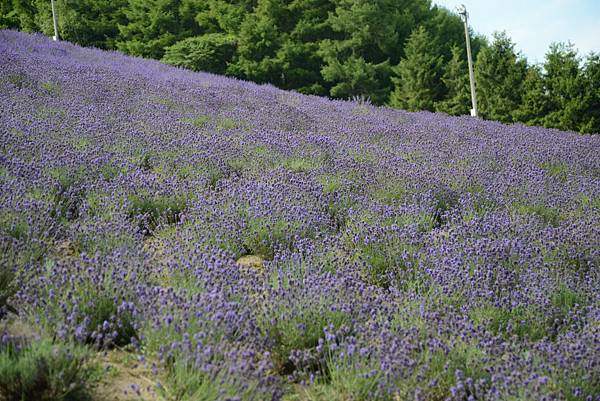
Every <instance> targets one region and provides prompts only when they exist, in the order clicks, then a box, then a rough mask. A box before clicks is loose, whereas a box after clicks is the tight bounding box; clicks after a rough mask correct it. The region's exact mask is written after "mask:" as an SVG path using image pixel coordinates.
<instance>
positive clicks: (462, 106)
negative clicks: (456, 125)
mask: <svg viewBox="0 0 600 401" xmlns="http://www.w3.org/2000/svg"><path fill="white" fill-rule="evenodd" d="M464 53H465V52H464V50H462V49H461V48H460V47H458V46H454V47H453V48H452V58H451V59H450V62H449V63H448V64H447V65H446V68H445V69H444V76H443V77H442V82H443V83H444V86H445V88H446V93H447V94H446V96H445V98H444V99H443V100H442V101H440V102H437V103H436V104H435V109H436V110H437V111H442V112H444V113H448V114H450V115H453V116H459V115H464V114H469V110H470V109H471V92H470V88H469V70H468V68H467V63H466V62H465V60H464V59H463V58H464Z"/></svg>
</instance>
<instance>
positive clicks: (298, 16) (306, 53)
mask: <svg viewBox="0 0 600 401" xmlns="http://www.w3.org/2000/svg"><path fill="white" fill-rule="evenodd" d="M287 10H288V13H287V17H288V21H287V23H286V24H283V25H284V26H282V27H280V29H285V31H284V32H283V40H282V44H281V47H280V49H279V50H278V52H277V58H278V60H279V62H280V65H281V67H282V70H283V76H282V82H281V84H280V86H281V87H282V88H284V89H295V90H297V91H298V92H301V93H307V94H315V95H327V94H328V93H329V88H328V86H329V85H327V83H326V82H325V81H324V79H323V77H322V75H321V71H320V69H321V66H322V65H323V63H324V61H323V58H322V57H321V56H320V55H319V53H318V51H319V43H320V42H321V41H322V40H323V39H325V38H328V37H331V36H332V31H331V28H330V27H329V26H328V24H327V16H328V13H329V12H331V11H333V4H332V3H331V1H330V0H295V1H292V2H291V3H290V4H289V5H288V6H287Z"/></svg>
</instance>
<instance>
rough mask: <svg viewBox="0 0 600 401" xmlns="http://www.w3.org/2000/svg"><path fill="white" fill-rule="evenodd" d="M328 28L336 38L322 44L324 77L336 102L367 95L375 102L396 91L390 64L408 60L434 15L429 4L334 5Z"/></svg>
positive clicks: (366, 1) (409, 0)
mask: <svg viewBox="0 0 600 401" xmlns="http://www.w3.org/2000/svg"><path fill="white" fill-rule="evenodd" d="M332 3H333V5H334V6H335V10H334V11H333V12H331V13H329V17H328V19H327V23H328V25H329V26H330V27H331V30H332V31H333V37H332V38H331V39H328V40H324V41H322V42H321V46H320V52H319V54H320V55H321V56H322V57H323V60H324V66H323V68H322V69H321V74H322V75H323V78H324V79H325V81H327V82H329V83H330V85H331V89H330V94H331V96H333V97H343V98H348V97H352V96H355V95H363V96H367V97H369V98H371V100H372V101H373V102H375V103H383V102H385V101H386V100H387V97H388V95H389V92H390V90H391V82H390V73H391V68H390V65H393V64H396V63H398V61H399V60H400V58H401V57H402V55H403V51H402V45H399V44H402V43H404V41H405V40H406V38H407V37H408V36H409V34H410V32H411V31H412V29H413V27H415V26H416V25H417V24H418V23H420V22H422V21H423V20H425V19H426V18H427V17H429V15H430V3H429V1H427V0H332Z"/></svg>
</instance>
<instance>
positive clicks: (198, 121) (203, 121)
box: [183, 116, 211, 128]
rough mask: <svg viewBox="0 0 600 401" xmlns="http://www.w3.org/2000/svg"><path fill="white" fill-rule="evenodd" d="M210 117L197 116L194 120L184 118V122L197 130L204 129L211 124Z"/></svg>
mask: <svg viewBox="0 0 600 401" xmlns="http://www.w3.org/2000/svg"><path fill="white" fill-rule="evenodd" d="M210 120H211V118H210V116H196V117H192V118H184V119H183V121H185V122H186V123H189V124H192V125H193V126H194V127H196V128H204V127H205V126H206V125H207V124H208V123H209V122H210Z"/></svg>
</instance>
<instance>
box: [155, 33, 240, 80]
mask: <svg viewBox="0 0 600 401" xmlns="http://www.w3.org/2000/svg"><path fill="white" fill-rule="evenodd" d="M235 48H236V42H235V38H234V37H233V36H230V35H227V34H224V33H208V34H206V35H202V36H193V37H191V38H187V39H183V40H180V41H179V42H177V43H175V44H174V45H172V46H169V47H167V49H166V51H165V55H164V56H163V58H162V60H161V61H162V62H163V63H166V64H172V65H176V66H178V67H184V68H188V69H190V70H194V71H206V72H212V73H215V74H224V73H225V71H226V70H227V65H228V64H229V62H230V61H231V59H232V57H233V54H234V53H235Z"/></svg>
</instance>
